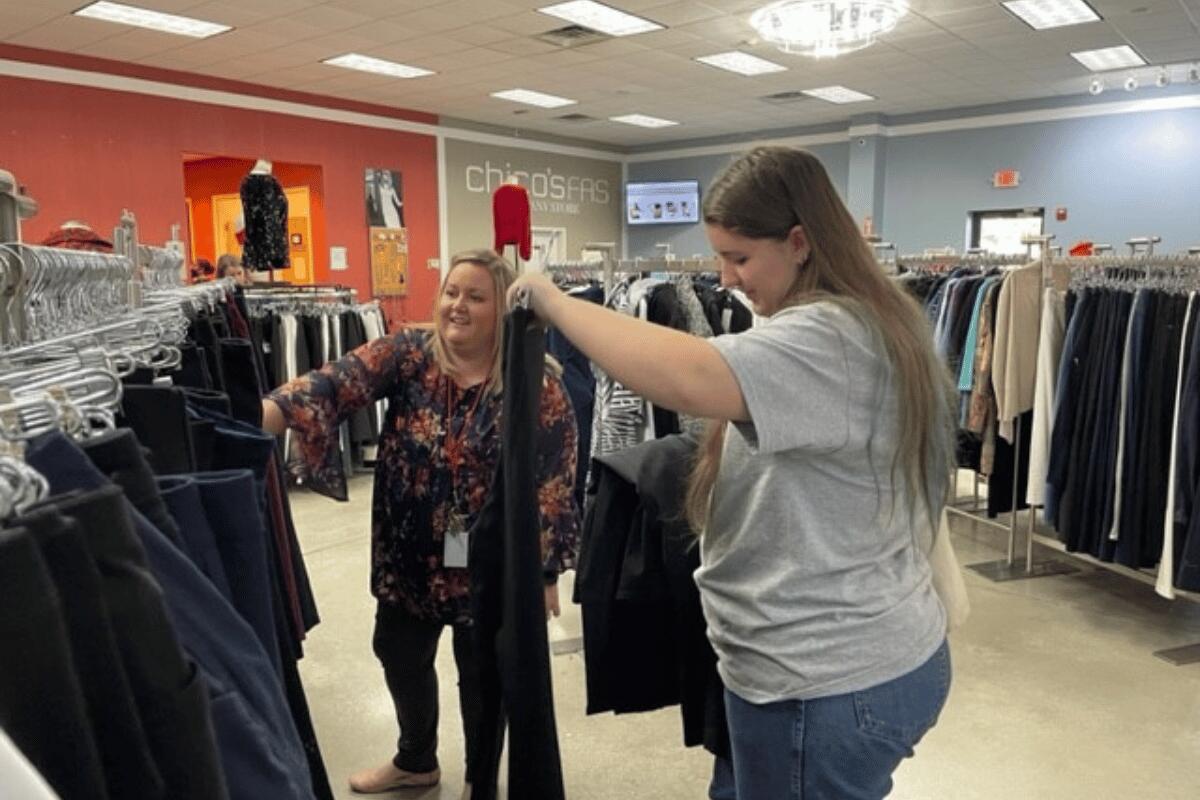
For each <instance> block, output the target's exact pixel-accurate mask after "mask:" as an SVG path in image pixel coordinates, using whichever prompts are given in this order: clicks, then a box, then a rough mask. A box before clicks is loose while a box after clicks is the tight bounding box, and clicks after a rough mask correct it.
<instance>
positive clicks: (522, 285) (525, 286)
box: [508, 272, 566, 323]
mask: <svg viewBox="0 0 1200 800" xmlns="http://www.w3.org/2000/svg"><path fill="white" fill-rule="evenodd" d="M522 294H525V295H527V296H528V297H529V307H530V308H531V309H533V313H535V314H537V316H538V319H540V320H542V321H543V322H551V323H552V322H553V321H554V320H553V313H554V312H553V309H554V306H555V304H556V303H557V302H558V301H560V300H562V299H563V298H564V297H566V295H564V294H563V292H562V290H561V289H559V288H558V287H557V286H555V285H554V281H552V280H550V279H549V278H547V277H546V276H545V275H543V274H541V273H538V272H527V273H525V274H524V275H522V276H521V277H519V278H517V281H516V283H514V284H513V285H512V286H511V287H510V288H509V290H508V307H509V308H516V306H517V300H518V298H519V297H520V296H521V295H522Z"/></svg>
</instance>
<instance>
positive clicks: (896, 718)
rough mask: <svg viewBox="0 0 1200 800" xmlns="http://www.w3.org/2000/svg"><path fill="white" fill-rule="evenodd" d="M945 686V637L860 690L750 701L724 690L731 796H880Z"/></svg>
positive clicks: (815, 799) (853, 799)
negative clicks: (915, 662) (917, 660)
mask: <svg viewBox="0 0 1200 800" xmlns="http://www.w3.org/2000/svg"><path fill="white" fill-rule="evenodd" d="M949 692H950V648H949V645H947V644H943V645H942V646H941V647H940V648H939V649H938V651H937V652H936V653H934V654H933V656H932V657H931V658H930V659H929V660H928V661H926V662H925V664H923V665H922V666H920V667H918V668H917V669H915V670H913V671H912V672H910V673H908V674H907V675H904V676H901V677H899V678H897V679H895V680H893V681H889V682H887V683H884V684H880V685H879V686H875V687H873V688H871V689H866V690H865V691H861V692H853V693H851V694H842V695H835V696H833V697H822V698H820V699H817V700H784V701H781V702H778V703H767V704H765V705H755V704H753V703H749V702H747V701H745V700H743V699H742V698H740V697H738V696H737V695H736V694H734V693H733V692H731V691H729V690H726V692H725V707H726V710H727V711H728V714H729V734H730V740H731V742H732V744H733V772H734V780H735V782H736V783H737V800H882V798H884V797H886V796H887V795H888V793H889V792H891V790H892V773H893V772H895V770H896V767H898V766H899V765H900V762H901V761H903V760H904V759H905V758H908V757H910V756H911V755H912V754H913V748H914V747H916V745H917V743H918V742H920V741H921V737H923V736H924V735H925V733H926V731H928V730H929V729H930V728H932V727H933V725H934V723H936V722H937V718H938V715H939V714H940V713H941V710H942V706H944V705H945V703H946V698H947V696H948V695H949Z"/></svg>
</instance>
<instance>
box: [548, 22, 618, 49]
mask: <svg viewBox="0 0 1200 800" xmlns="http://www.w3.org/2000/svg"><path fill="white" fill-rule="evenodd" d="M533 38H535V39H537V40H538V41H540V42H545V43H546V44H552V45H554V46H555V47H583V46H584V45H585V44H595V43H596V42H605V41H608V40H609V39H611V38H613V37H611V36H609V35H608V34H607V33H601V32H600V31H594V30H592V29H591V28H585V27H583V26H582V25H568V26H566V27H565V28H556V29H555V30H552V31H546V32H545V33H540V34H538V35H537V36H535V37H533Z"/></svg>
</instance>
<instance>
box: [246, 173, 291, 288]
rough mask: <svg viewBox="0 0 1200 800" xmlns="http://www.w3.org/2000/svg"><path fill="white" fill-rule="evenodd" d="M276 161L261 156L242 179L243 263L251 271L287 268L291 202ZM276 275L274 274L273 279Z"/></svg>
mask: <svg viewBox="0 0 1200 800" xmlns="http://www.w3.org/2000/svg"><path fill="white" fill-rule="evenodd" d="M271 167H272V164H271V162H270V161H267V160H266V159H265V158H260V159H259V160H258V161H257V162H255V164H254V167H253V168H251V170H250V174H249V175H247V176H246V177H244V178H242V186H241V191H240V192H239V194H240V195H241V198H242V211H243V215H244V219H245V224H246V228H245V242H244V244H243V250H242V264H243V265H244V266H245V267H247V268H248V269H251V270H276V269H286V268H287V267H288V266H289V265H290V259H289V255H288V231H287V220H288V203H287V196H286V195H285V194H284V192H283V187H282V186H280V185H279V181H278V180H277V179H276V178H275V176H274V175H272V174H271ZM273 278H274V276H272V279H273Z"/></svg>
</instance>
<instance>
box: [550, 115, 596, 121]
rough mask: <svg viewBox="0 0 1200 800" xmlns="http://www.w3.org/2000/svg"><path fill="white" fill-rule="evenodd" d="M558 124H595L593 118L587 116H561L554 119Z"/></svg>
mask: <svg viewBox="0 0 1200 800" xmlns="http://www.w3.org/2000/svg"><path fill="white" fill-rule="evenodd" d="M555 119H556V120H558V121H559V122H595V121H596V118H595V117H589V116H588V115H587V114H563V115H562V116H561V117H555Z"/></svg>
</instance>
